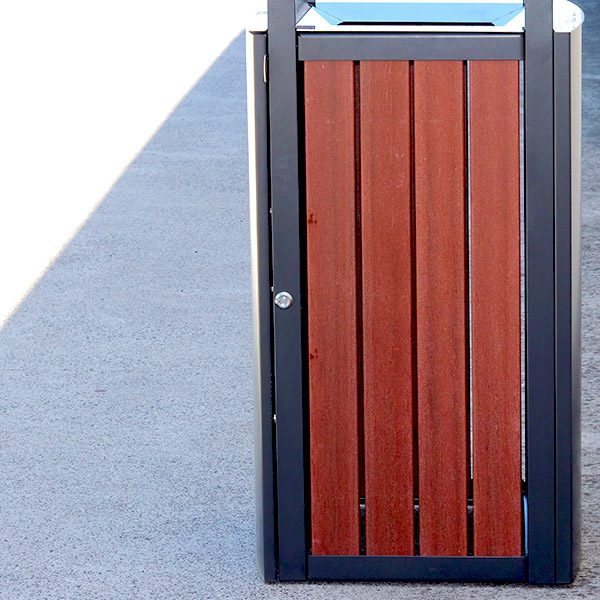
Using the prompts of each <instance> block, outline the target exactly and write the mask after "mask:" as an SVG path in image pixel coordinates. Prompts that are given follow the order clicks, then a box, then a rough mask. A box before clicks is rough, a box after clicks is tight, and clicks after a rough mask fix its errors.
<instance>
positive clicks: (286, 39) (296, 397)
mask: <svg viewBox="0 0 600 600" xmlns="http://www.w3.org/2000/svg"><path fill="white" fill-rule="evenodd" d="M305 4H306V3H304V2H301V1H299V0H269V4H268V9H269V17H268V18H269V60H268V73H269V75H268V77H269V113H270V122H271V130H270V142H271V144H270V146H271V148H270V149H271V165H270V166H271V210H272V216H271V228H272V229H271V231H272V268H273V293H274V294H277V293H279V292H283V291H285V292H288V293H289V294H291V296H292V298H293V304H292V305H291V306H290V307H289V308H287V309H285V310H283V309H280V308H278V307H276V306H273V331H274V354H273V357H274V365H273V367H274V382H275V416H276V448H277V497H278V498H277V499H278V532H279V536H278V540H279V544H278V546H279V578H280V579H282V580H290V581H293V580H303V579H306V556H307V547H306V514H305V512H306V509H305V473H304V451H305V442H304V420H305V410H304V391H303V373H302V369H303V353H302V295H301V290H302V282H301V265H302V260H301V242H300V235H301V233H300V192H299V190H300V171H299V158H298V157H299V152H298V149H299V139H298V82H297V53H296V22H297V16H298V14H299V11H301V10H302V5H305ZM306 8H308V6H306Z"/></svg>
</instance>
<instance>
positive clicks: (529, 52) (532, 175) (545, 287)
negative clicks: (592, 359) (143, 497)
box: [525, 0, 556, 584]
mask: <svg viewBox="0 0 600 600" xmlns="http://www.w3.org/2000/svg"><path fill="white" fill-rule="evenodd" d="M553 65H554V62H553V16H552V0H525V302H526V307H525V314H526V316H525V330H526V334H525V335H526V341H525V348H526V407H527V451H526V461H527V497H528V524H527V527H528V541H529V552H528V565H529V581H530V582H531V583H539V584H544V583H553V582H554V580H555V554H556V553H555V493H554V490H555V477H556V473H555V424H556V417H555V297H554V291H555V272H554V266H555V263H554V257H555V253H554V252H555V238H554V233H555V232H554V217H555V215H554V66H553Z"/></svg>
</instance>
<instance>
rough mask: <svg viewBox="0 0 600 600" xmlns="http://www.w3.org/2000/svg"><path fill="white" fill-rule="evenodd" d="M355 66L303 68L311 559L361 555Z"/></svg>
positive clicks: (314, 64)
mask: <svg viewBox="0 0 600 600" xmlns="http://www.w3.org/2000/svg"><path fill="white" fill-rule="evenodd" d="M354 103H355V96H354V64H353V63H352V62H351V61H343V62H336V61H331V62H329V61H328V62H306V63H305V111H306V117H305V118H306V205H307V206H306V210H307V280H308V346H309V394H310V402H309V404H310V407H309V409H310V471H311V512H312V553H313V554H321V555H332V554H334V555H336V554H337V555H353V554H359V545H360V525H359V473H358V470H359V462H358V455H359V450H358V373H357V360H358V358H357V352H358V347H357V293H356V288H357V283H356V275H357V274H356V269H357V266H356V181H355V179H356V178H355V106H354Z"/></svg>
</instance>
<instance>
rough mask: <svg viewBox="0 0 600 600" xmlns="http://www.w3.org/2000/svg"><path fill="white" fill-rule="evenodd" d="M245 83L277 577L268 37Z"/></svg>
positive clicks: (269, 550)
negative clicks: (265, 68) (266, 62)
mask: <svg viewBox="0 0 600 600" xmlns="http://www.w3.org/2000/svg"><path fill="white" fill-rule="evenodd" d="M246 42H247V46H246V53H247V54H246V57H247V67H246V68H247V85H248V156H249V162H250V171H249V173H250V177H249V187H250V240H251V258H252V312H253V315H252V316H253V331H254V352H253V372H254V416H255V444H256V445H255V464H254V470H255V477H256V533H257V538H256V539H257V541H256V545H257V548H256V556H257V563H258V569H259V572H260V574H261V575H262V577H263V578H264V579H265V581H275V580H276V576H277V569H276V551H277V549H276V539H277V538H276V533H275V519H276V503H275V487H274V478H275V457H274V426H273V393H272V386H273V383H272V361H271V354H272V343H271V338H272V335H273V332H272V325H271V306H272V302H271V274H270V264H271V249H270V248H271V244H270V228H269V144H268V131H269V122H268V103H267V85H266V83H265V81H264V64H265V63H264V59H265V56H266V54H267V36H266V34H264V33H248V34H247V37H246Z"/></svg>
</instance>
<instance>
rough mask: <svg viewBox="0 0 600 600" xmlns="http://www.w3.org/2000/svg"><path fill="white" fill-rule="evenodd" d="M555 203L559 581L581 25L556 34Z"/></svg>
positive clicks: (573, 391) (571, 414)
mask: <svg viewBox="0 0 600 600" xmlns="http://www.w3.org/2000/svg"><path fill="white" fill-rule="evenodd" d="M554 73H555V77H554V83H555V93H554V109H555V161H556V174H555V182H556V183H555V187H556V190H555V194H556V196H555V205H556V208H555V210H556V227H555V232H556V233H555V235H556V242H555V243H556V581H557V583H569V582H571V581H572V580H573V578H574V576H575V573H576V570H577V562H578V545H579V528H580V523H579V504H580V498H579V489H580V477H581V473H580V464H579V462H580V459H579V456H580V447H579V444H580V421H581V416H580V402H581V400H580V394H581V392H580V377H581V365H580V352H581V337H580V336H581V332H580V326H581V322H580V318H581V317H580V315H581V310H580V302H581V292H580V236H581V232H580V203H581V198H580V191H579V190H580V181H579V177H580V156H581V134H580V130H581V122H580V119H581V28H580V29H578V30H576V31H574V32H571V33H556V34H555V35H554Z"/></svg>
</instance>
